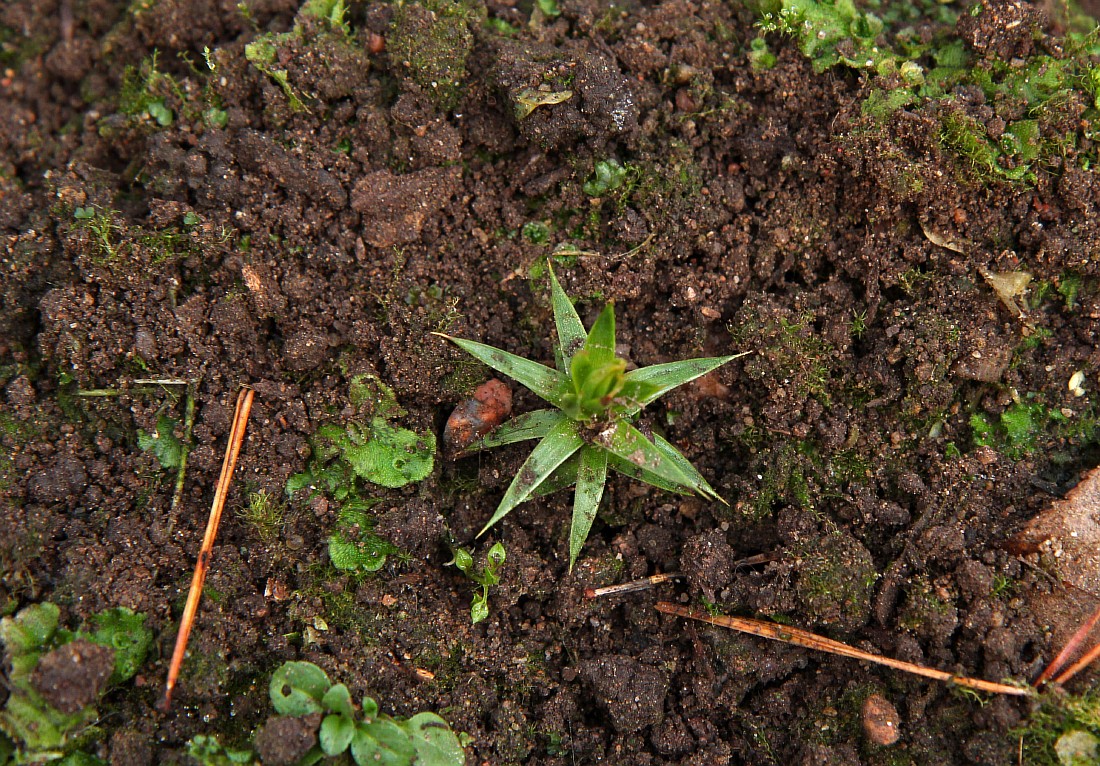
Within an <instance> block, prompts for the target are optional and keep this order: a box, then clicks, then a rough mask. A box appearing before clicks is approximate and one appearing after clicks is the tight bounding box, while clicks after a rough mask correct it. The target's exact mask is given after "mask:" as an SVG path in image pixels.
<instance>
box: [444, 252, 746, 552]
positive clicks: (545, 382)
mask: <svg viewBox="0 0 1100 766" xmlns="http://www.w3.org/2000/svg"><path fill="white" fill-rule="evenodd" d="M548 272H549V274H550V287H551V302H552V305H553V309H554V323H555V325H556V327H557V331H558V347H557V348H556V349H555V355H556V356H557V369H552V368H550V367H547V366H545V365H542V364H539V363H538V362H533V361H531V360H529V359H524V358H522V357H519V356H516V355H514V354H510V353H508V352H507V351H502V350H501V349H499V348H494V347H493V346H487V345H485V344H483V343H477V342H475V341H471V340H464V339H462V338H452V337H450V336H447V335H443V334H442V333H436V334H437V335H440V336H441V337H443V338H446V339H447V340H449V341H451V342H452V343H454V344H455V345H457V346H458V347H459V348H461V349H462V350H464V351H466V352H467V353H469V354H470V355H471V356H474V357H476V358H477V359H478V360H479V361H481V362H484V363H485V364H487V365H488V366H490V367H492V368H493V369H494V370H497V371H498V372H502V373H504V374H505V375H508V376H509V377H512V378H514V379H516V380H517V381H519V382H520V383H522V384H523V385H525V386H527V388H529V389H531V391H532V392H534V393H535V394H536V395H537V396H539V397H540V398H542V399H544V400H546V401H547V402H549V403H550V404H552V405H554V407H555V408H556V409H543V410H536V411H534V412H529V413H527V414H525V415H520V416H518V417H515V418H512V419H511V420H510V421H508V422H507V423H505V424H504V425H502V426H500V427H499V428H498V429H497V430H496V431H494V432H492V433H490V434H489V435H487V436H485V437H484V438H482V439H480V440H478V441H476V442H474V443H473V445H471V446H470V447H469V448H468V449H467V451H468V452H469V451H476V450H482V449H489V448H491V447H499V446H503V445H505V444H512V443H513V442H518V441H525V440H527V439H541V440H542V441H540V442H539V444H538V445H537V446H536V447H535V449H534V451H533V452H532V453H531V455H530V456H529V457H528V458H527V461H526V462H525V463H524V464H523V465H522V466H521V467H520V469H519V471H518V472H517V473H516V477H515V478H514V479H513V480H512V483H511V485H510V486H509V487H508V489H507V491H506V492H505V493H504V497H503V498H502V499H501V501H500V505H499V506H498V507H497V510H496V513H494V514H493V517H492V518H491V519H489V523H487V524H486V525H485V528H484V529H482V530H481V533H480V534H485V531H486V530H488V529H489V527H491V526H493V525H494V524H496V523H497V522H498V521H500V520H501V519H502V518H504V517H505V516H506V515H507V514H508V513H509V512H510V511H511V510H512V509H513V508H515V507H516V506H517V505H519V504H520V503H522V502H524V501H526V500H530V499H532V498H534V497H539V496H542V495H546V494H549V493H551V492H554V491H556V490H559V489H564V488H566V487H569V486H572V485H574V484H575V485H576V487H577V489H576V494H575V496H574V500H573V521H572V525H571V527H570V531H569V567H570V569H572V567H573V564H574V563H575V562H576V560H577V556H578V554H579V553H580V550H581V546H583V545H584V541H585V540H586V539H587V538H588V533H589V530H591V528H592V522H593V521H594V520H595V518H596V511H597V510H598V509H599V506H600V499H601V498H602V496H603V488H604V482H605V481H606V479H607V472H608V470H609V469H610V470H613V471H618V472H619V473H621V474H623V475H624V476H630V477H633V478H635V479H638V480H640V481H644V482H646V483H647V484H652V485H653V486H655V487H658V488H660V489H664V490H666V491H669V492H678V493H680V494H697V495H700V496H702V497H705V498H707V499H710V500H717V501H719V502H723V503H724V502H725V501H724V500H722V498H720V497H719V496H718V493H717V492H715V491H714V490H713V489H712V488H711V486H710V485H709V484H707V481H706V479H704V478H703V477H702V475H701V474H700V473H699V472H698V471H697V470H696V469H695V467H694V466H693V465H692V464H691V463H690V462H689V461H688V459H687V458H686V457H684V456H683V455H682V454H681V453H680V451H679V450H677V449H676V448H675V447H674V446H672V444H670V443H669V442H668V441H666V440H665V439H664V438H662V437H661V436H660V435H659V434H654V435H653V437H652V438H650V437H648V436H646V435H645V434H643V433H642V432H641V431H639V430H638V429H637V428H636V427H635V426H634V425H633V424H632V421H633V420H634V418H635V417H636V416H637V415H638V413H639V412H641V410H642V408H643V407H645V406H646V405H647V404H650V403H651V402H653V401H655V400H656V399H657V398H658V397H660V396H662V395H663V394H665V393H667V392H668V391H671V390H672V389H674V388H676V387H678V386H682V385H683V384H685V383H688V382H690V381H692V380H695V379H696V378H698V377H701V376H703V375H706V374H707V373H708V372H711V371H712V370H715V369H717V368H719V367H721V366H722V365H724V364H726V363H727V362H729V361H731V360H733V359H736V358H737V357H739V356H744V354H733V355H730V356H720V357H710V358H702V359H687V360H684V361H681V362H669V363H666V364H658V365H653V366H652V367H643V368H641V369H637V370H631V371H629V372H628V371H627V369H626V360H624V359H622V358H620V357H617V356H615V308H614V304H612V303H608V304H607V306H605V307H604V310H603V311H602V312H601V313H600V315H599V317H598V318H597V319H596V322H595V324H593V325H592V329H591V330H590V331H589V332H588V333H585V331H584V326H583V325H582V324H581V320H580V317H579V316H578V315H577V310H576V309H575V308H574V306H573V304H572V302H571V301H570V300H569V297H568V296H567V295H566V294H565V291H564V290H562V287H561V284H560V283H559V282H558V280H557V277H555V276H554V272H553V270H552V269H549V268H548Z"/></svg>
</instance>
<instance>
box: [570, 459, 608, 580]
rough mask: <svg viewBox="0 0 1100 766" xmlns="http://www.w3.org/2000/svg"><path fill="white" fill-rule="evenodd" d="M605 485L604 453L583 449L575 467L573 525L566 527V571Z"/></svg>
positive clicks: (578, 548) (575, 558) (605, 467)
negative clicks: (567, 541)
mask: <svg viewBox="0 0 1100 766" xmlns="http://www.w3.org/2000/svg"><path fill="white" fill-rule="evenodd" d="M606 481H607V452H606V451H605V450H602V449H600V448H599V447H593V446H591V445H586V446H585V447H584V448H583V449H581V451H580V460H579V463H578V465H577V493H576V494H575V495H574V496H573V521H572V524H571V525H570V527H569V571H573V564H575V563H576V561H577V556H579V555H580V552H581V547H582V546H583V545H584V541H585V540H587V539H588V533H589V531H590V530H591V529H592V522H593V521H595V519H596V512H597V511H598V510H599V509H600V498H602V497H603V488H604V482H606Z"/></svg>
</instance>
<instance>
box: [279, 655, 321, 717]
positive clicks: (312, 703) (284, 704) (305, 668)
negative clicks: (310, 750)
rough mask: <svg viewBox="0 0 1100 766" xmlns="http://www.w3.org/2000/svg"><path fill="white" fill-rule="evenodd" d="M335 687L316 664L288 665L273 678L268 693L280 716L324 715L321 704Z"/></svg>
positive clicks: (296, 663)
mask: <svg viewBox="0 0 1100 766" xmlns="http://www.w3.org/2000/svg"><path fill="white" fill-rule="evenodd" d="M331 686H332V683H331V682H330V681H329V680H328V676H327V675H326V674H325V671H323V670H321V669H320V668H319V667H317V666H316V665H314V664H313V663H312V662H284V663H283V664H282V665H281V666H280V667H279V668H278V669H277V670H276V671H275V672H274V673H273V674H272V675H271V684H270V686H269V688H268V693H269V694H270V695H271V704H272V705H273V706H274V708H275V712H277V713H279V714H280V715H309V714H310V713H320V712H321V711H322V708H321V700H322V698H324V696H325V692H327V691H328V690H329V687H331Z"/></svg>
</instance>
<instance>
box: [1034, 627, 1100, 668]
mask: <svg viewBox="0 0 1100 766" xmlns="http://www.w3.org/2000/svg"><path fill="white" fill-rule="evenodd" d="M1097 622H1100V608H1098V609H1097V610H1096V611H1095V612H1093V613H1092V616H1091V617H1089V618H1088V619H1087V620H1085V622H1084V624H1083V625H1081V627H1079V628H1078V629H1077V632H1075V633H1074V634H1073V636H1072V637H1071V638H1070V639H1069V641H1067V642H1066V645H1065V646H1063V647H1062V651H1060V652H1058V656H1057V657H1055V658H1054V659H1053V660H1051V662H1050V664H1049V665H1047V667H1046V670H1044V671H1043V672H1042V674H1041V675H1040V676H1039V677H1038V678H1037V679H1035V685H1036V686H1042V685H1043V684H1045V683H1046V682H1047V681H1049V680H1050V679H1051V677H1052V676H1054V675H1055V674H1056V673H1058V671H1059V670H1061V669H1062V666H1063V665H1065V664H1066V663H1067V662H1069V658H1070V657H1072V656H1073V655H1074V654H1076V653H1077V650H1078V649H1080V648H1081V645H1082V644H1083V643H1085V639H1086V638H1088V635H1089V633H1091V632H1092V629H1093V628H1094V627H1096V623H1097ZM1097 654H1100V644H1097V645H1096V646H1094V647H1093V648H1092V649H1091V650H1090V651H1088V652H1086V653H1085V656H1084V657H1082V658H1081V659H1079V660H1078V661H1077V662H1076V663H1074V664H1073V665H1071V666H1070V667H1069V668H1068V669H1067V670H1065V671H1064V672H1062V673H1060V674H1059V675H1058V676H1057V678H1055V679H1054V680H1055V682H1056V683H1065V682H1066V681H1068V680H1069V679H1071V678H1073V676H1075V675H1077V673H1078V672H1079V671H1080V670H1081V668H1083V667H1085V665H1088V664H1089V663H1090V662H1092V661H1093V660H1094V659H1096V656H1097ZM1082 663H1084V664H1082ZM1079 666H1080V667H1079Z"/></svg>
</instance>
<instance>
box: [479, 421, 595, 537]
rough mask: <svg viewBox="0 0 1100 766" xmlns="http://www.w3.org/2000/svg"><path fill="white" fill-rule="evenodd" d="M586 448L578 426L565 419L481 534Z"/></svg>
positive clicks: (527, 465)
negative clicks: (579, 451)
mask: <svg viewBox="0 0 1100 766" xmlns="http://www.w3.org/2000/svg"><path fill="white" fill-rule="evenodd" d="M583 445H584V439H582V438H581V435H580V433H579V432H578V430H577V424H576V423H574V422H573V421H571V420H564V421H562V422H561V423H559V424H558V425H557V426H555V427H554V428H553V429H552V430H551V431H550V433H548V434H547V435H546V437H545V438H544V439H543V440H542V441H540V442H539V443H538V445H537V446H536V447H535V449H534V450H532V452H531V454H530V455H529V456H528V457H527V460H526V461H524V463H523V465H522V466H520V469H519V472H518V473H516V477H515V478H514V479H513V480H512V483H511V484H510V485H508V490H507V491H506V492H505V493H504V497H503V498H501V500H500V505H499V506H497V510H496V513H494V514H493V518H491V519H489V523H488V524H486V525H485V527H484V529H482V530H481V532H479V533H478V534H479V535H483V534H485V531H486V530H488V529H489V527H491V526H493V525H494V524H496V523H497V522H498V521H500V520H501V519H503V518H504V517H505V516H506V515H507V514H508V512H509V511H511V510H512V509H513V508H515V507H516V506H517V505H519V504H520V503H522V502H523V501H524V500H526V499H527V498H529V497H530V496H531V493H532V492H534V491H535V489H537V488H538V486H539V484H541V483H542V482H543V481H545V480H546V479H547V478H548V477H549V476H550V475H551V474H552V473H554V470H555V469H556V468H557V467H558V466H560V465H561V464H562V463H564V462H565V461H566V460H567V459H568V458H569V456H570V455H572V454H573V453H574V452H576V451H577V450H579V449H580V448H581V447H582V446H583Z"/></svg>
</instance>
